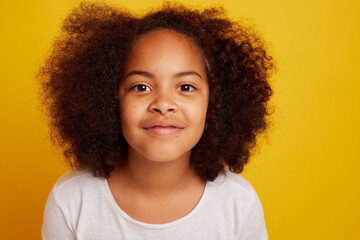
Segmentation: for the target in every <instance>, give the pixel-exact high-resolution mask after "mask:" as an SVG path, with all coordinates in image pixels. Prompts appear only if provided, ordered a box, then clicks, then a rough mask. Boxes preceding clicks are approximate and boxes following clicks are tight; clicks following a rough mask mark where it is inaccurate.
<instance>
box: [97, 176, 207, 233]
mask: <svg viewBox="0 0 360 240" xmlns="http://www.w3.org/2000/svg"><path fill="white" fill-rule="evenodd" d="M211 185H212V182H209V181H206V184H205V187H204V191H203V193H202V195H201V198H200V200H199V202H198V203H197V204H196V206H195V207H194V208H193V209H192V210H191V212H189V213H188V214H187V215H185V216H183V217H181V218H179V219H176V220H174V221H171V222H168V223H159V224H156V223H145V222H141V221H138V220H135V219H133V218H132V217H130V216H129V215H128V214H127V213H126V212H124V211H123V210H122V209H121V208H120V206H119V205H118V204H117V203H116V201H115V199H114V196H113V195H112V193H111V190H110V187H109V184H108V182H107V179H106V178H104V179H103V186H104V191H105V196H106V199H107V200H108V201H109V203H110V204H111V205H112V207H113V208H114V210H115V211H116V212H117V213H118V214H120V216H121V217H123V218H125V219H126V220H128V221H130V222H131V223H133V224H136V225H138V226H140V227H143V228H150V229H166V228H170V227H173V226H175V225H178V224H181V223H183V222H186V221H187V220H189V219H190V218H192V217H193V216H194V215H195V214H196V213H197V212H198V211H199V210H200V209H201V207H202V206H203V205H204V202H205V201H206V200H207V198H208V195H209V192H210V191H211Z"/></svg>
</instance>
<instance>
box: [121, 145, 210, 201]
mask: <svg viewBox="0 0 360 240" xmlns="http://www.w3.org/2000/svg"><path fill="white" fill-rule="evenodd" d="M190 154H191V152H188V153H186V154H184V155H182V156H181V157H180V158H178V159H175V160H171V161H168V162H156V161H151V160H149V159H146V158H145V157H143V156H138V155H134V154H131V152H129V154H128V158H127V161H126V163H125V164H123V165H122V166H119V167H118V169H116V173H115V174H116V175H117V179H119V181H121V182H122V184H124V185H123V186H125V185H126V186H127V187H128V188H131V189H132V190H134V191H138V192H141V193H142V194H145V195H148V196H151V197H156V196H158V197H161V196H165V195H168V194H169V193H174V192H176V191H179V190H180V191H181V190H184V189H185V188H186V187H189V185H191V184H194V183H195V184H204V182H203V181H202V180H201V179H200V178H199V177H198V176H197V174H196V173H195V170H194V168H193V167H192V166H191V165H190Z"/></svg>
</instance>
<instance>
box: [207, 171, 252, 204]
mask: <svg viewBox="0 0 360 240" xmlns="http://www.w3.org/2000/svg"><path fill="white" fill-rule="evenodd" d="M208 185H209V186H211V187H212V188H216V192H217V193H220V192H222V194H225V195H227V196H230V195H232V196H234V197H236V196H240V197H241V198H244V197H248V198H250V199H252V200H254V198H257V197H258V196H257V193H256V191H255V189H254V187H253V186H252V184H251V183H250V182H249V181H248V180H247V179H246V178H244V177H243V176H241V175H240V174H237V173H234V172H231V171H230V170H229V169H228V168H227V167H224V169H223V170H222V171H220V173H219V175H218V177H217V178H216V179H215V180H214V181H213V182H210V183H208ZM222 194H221V195H222ZM219 195H220V194H219Z"/></svg>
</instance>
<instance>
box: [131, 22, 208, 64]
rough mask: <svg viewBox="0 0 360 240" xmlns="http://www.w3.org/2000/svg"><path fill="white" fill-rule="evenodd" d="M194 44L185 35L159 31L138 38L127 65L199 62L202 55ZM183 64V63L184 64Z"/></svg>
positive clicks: (164, 30) (168, 30) (167, 30)
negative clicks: (161, 61)
mask: <svg viewBox="0 0 360 240" xmlns="http://www.w3.org/2000/svg"><path fill="white" fill-rule="evenodd" d="M200 52H201V51H200V49H199V48H198V47H197V46H196V44H195V43H194V42H193V41H192V40H191V39H190V38H189V37H188V36H186V35H184V34H181V33H178V32H176V31H174V30H170V29H159V30H154V31H152V32H149V33H146V34H145V35H143V36H140V37H139V38H138V40H136V41H135V42H134V44H133V46H132V49H131V51H130V55H129V58H128V61H127V63H129V62H131V63H135V62H137V63H139V62H142V61H145V60H146V61H155V59H157V60H158V59H159V58H160V59H162V60H164V61H166V60H180V59H181V60H182V61H183V62H186V63H189V64H190V63H194V62H196V61H200V62H201V64H202V65H203V61H202V55H201V53H200ZM184 64H185V63H184Z"/></svg>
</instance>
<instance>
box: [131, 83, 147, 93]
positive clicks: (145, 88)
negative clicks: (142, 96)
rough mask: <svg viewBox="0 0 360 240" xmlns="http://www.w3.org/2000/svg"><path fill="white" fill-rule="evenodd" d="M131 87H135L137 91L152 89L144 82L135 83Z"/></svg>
mask: <svg viewBox="0 0 360 240" xmlns="http://www.w3.org/2000/svg"><path fill="white" fill-rule="evenodd" d="M131 89H134V90H135V91H137V92H145V91H149V90H150V88H149V87H148V86H146V85H144V84H138V85H135V86H133V87H132V88H131Z"/></svg>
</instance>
